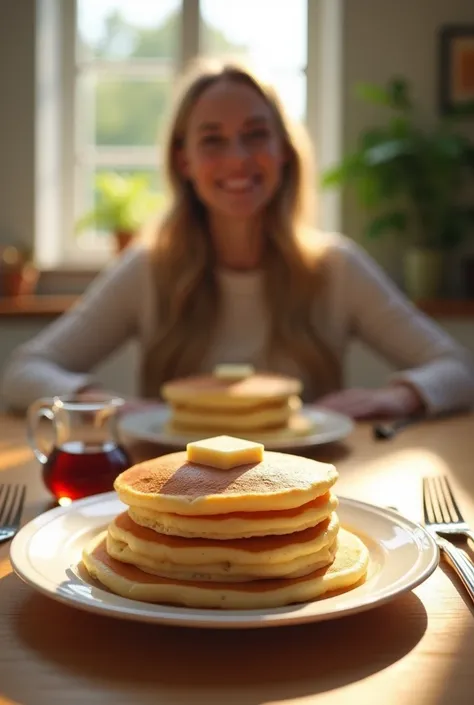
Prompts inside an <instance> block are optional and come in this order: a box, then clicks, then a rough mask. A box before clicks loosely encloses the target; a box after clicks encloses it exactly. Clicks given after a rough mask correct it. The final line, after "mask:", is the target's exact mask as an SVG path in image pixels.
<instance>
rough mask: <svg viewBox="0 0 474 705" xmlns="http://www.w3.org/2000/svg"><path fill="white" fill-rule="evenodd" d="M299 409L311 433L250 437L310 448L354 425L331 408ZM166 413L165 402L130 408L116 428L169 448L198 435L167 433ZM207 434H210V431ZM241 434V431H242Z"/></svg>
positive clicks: (271, 445) (271, 444)
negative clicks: (311, 425)
mask: <svg viewBox="0 0 474 705" xmlns="http://www.w3.org/2000/svg"><path fill="white" fill-rule="evenodd" d="M301 413H302V414H304V415H305V416H307V417H308V418H309V419H310V420H311V421H313V422H314V424H315V429H314V431H313V432H312V433H310V434H308V435H305V436H292V437H288V438H281V437H280V438H278V437H276V436H275V437H272V436H271V435H270V434H268V433H266V434H265V436H263V437H262V438H252V440H254V441H261V442H262V443H264V445H265V448H267V449H268V450H284V449H297V448H310V447H311V446H315V445H321V444H323V443H332V442H333V441H340V440H342V439H343V438H345V437H346V436H348V435H349V434H350V433H351V432H352V430H353V428H354V424H353V422H352V420H351V419H350V418H348V417H347V416H343V415H342V414H337V413H336V412H334V411H326V410H324V409H316V408H314V407H309V406H303V408H302V410H301ZM169 416H170V411H169V408H168V406H166V405H165V404H160V405H156V406H153V407H151V408H149V409H143V410H140V411H133V412H130V413H129V414H126V415H124V416H123V417H122V418H121V419H120V422H119V424H120V430H121V432H122V433H123V434H125V435H126V436H128V437H129V438H132V439H134V440H140V441H148V442H151V443H159V444H160V445H165V446H172V447H173V448H181V447H185V446H186V444H187V443H189V442H190V441H195V440H199V439H200V438H202V434H201V435H196V434H192V433H191V432H190V433H183V434H178V433H176V434H175V433H170V431H169V430H168V429H167V428H166V424H167V422H168V420H169ZM209 435H210V436H211V435H212V433H210V434H209ZM233 435H239V436H240V435H241V434H240V433H239V434H237V433H234V434H233ZM243 437H245V434H243Z"/></svg>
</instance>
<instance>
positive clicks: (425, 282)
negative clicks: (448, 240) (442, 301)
mask: <svg viewBox="0 0 474 705" xmlns="http://www.w3.org/2000/svg"><path fill="white" fill-rule="evenodd" d="M403 266H404V279H405V289H406V292H407V294H408V296H409V297H410V299H412V300H414V301H416V300H420V299H433V298H436V297H437V296H439V294H440V292H441V286H442V283H443V271H444V253H443V251H442V250H431V249H423V248H415V247H413V248H410V249H408V250H407V251H406V252H405V258H404V262H403Z"/></svg>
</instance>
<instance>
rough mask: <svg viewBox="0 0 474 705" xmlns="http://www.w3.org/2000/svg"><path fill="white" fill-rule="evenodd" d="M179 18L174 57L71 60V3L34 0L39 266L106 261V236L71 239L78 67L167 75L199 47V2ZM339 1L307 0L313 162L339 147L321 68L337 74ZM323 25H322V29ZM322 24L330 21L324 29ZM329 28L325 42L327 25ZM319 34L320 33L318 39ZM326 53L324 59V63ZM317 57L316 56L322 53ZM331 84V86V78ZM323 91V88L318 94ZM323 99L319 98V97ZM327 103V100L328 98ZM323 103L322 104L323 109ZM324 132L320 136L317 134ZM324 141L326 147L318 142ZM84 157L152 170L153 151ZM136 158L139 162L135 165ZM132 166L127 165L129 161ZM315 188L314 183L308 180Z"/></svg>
mask: <svg viewBox="0 0 474 705" xmlns="http://www.w3.org/2000/svg"><path fill="white" fill-rule="evenodd" d="M181 2H182V10H181V15H180V17H181V22H180V30H179V32H180V37H179V40H180V41H179V48H178V56H177V61H176V62H173V63H171V64H170V63H169V62H168V61H167V60H163V59H156V60H155V59H150V60H143V61H140V60H134V61H133V62H128V61H117V62H100V61H99V62H98V61H91V62H89V61H84V62H82V64H80V65H78V64H77V63H76V50H75V48H76V42H77V19H76V18H77V2H76V0H68V2H61V0H37V3H38V27H37V32H38V34H37V47H38V48H37V65H38V81H37V86H38V98H39V99H38V101H37V130H36V138H37V140H36V144H37V154H36V157H37V159H36V163H37V171H36V181H37V202H36V238H35V251H36V257H37V261H38V263H39V264H40V266H43V267H46V268H61V267H71V265H73V266H74V267H75V268H84V269H91V268H93V269H97V268H101V267H102V266H104V265H106V264H107V263H108V262H109V261H110V259H111V256H112V254H113V241H112V238H101V239H99V238H97V247H95V242H94V248H93V249H92V248H91V249H90V250H85V249H84V248H81V247H80V246H79V245H78V242H77V236H76V235H75V233H74V223H75V221H76V217H77V215H78V214H76V213H75V212H74V204H75V202H76V198H75V196H74V194H75V193H76V189H77V188H78V186H77V169H76V164H77V158H78V154H77V144H78V142H77V135H76V129H77V128H76V110H75V104H76V90H77V83H78V82H77V79H78V72H80V71H81V69H82V68H87V66H88V65H89V64H92V65H93V66H94V69H95V70H98V71H99V72H100V74H101V75H108V76H113V74H114V73H117V74H119V75H123V73H124V72H126V73H128V74H129V75H140V76H143V75H145V74H146V73H147V72H148V71H149V72H150V76H151V75H152V74H153V77H156V72H157V71H158V72H159V73H161V74H162V76H163V77H164V78H167V77H169V78H171V79H172V78H173V76H174V75H175V74H176V73H177V72H179V71H180V70H181V68H182V67H183V66H184V65H185V64H186V63H187V62H188V61H189V60H190V59H192V58H193V57H194V56H196V55H198V54H199V51H200V26H201V19H202V18H201V13H200V1H199V0H181ZM340 6H341V0H308V2H307V7H308V18H307V32H308V36H307V46H308V50H307V65H306V67H304V69H303V70H304V73H305V75H306V119H305V122H306V125H307V127H308V130H309V133H310V137H311V139H312V141H313V144H315V145H316V146H317V147H319V148H320V149H318V150H317V151H318V152H319V155H318V157H319V163H320V166H321V165H322V166H324V165H325V164H324V163H325V162H327V163H331V161H334V158H335V157H336V158H337V156H338V153H339V151H340V137H339V134H340V124H339V123H338V121H337V120H334V112H335V111H336V113H337V112H339V111H340V95H339V93H340V91H337V90H334V91H330V94H331V95H329V96H328V93H327V87H328V83H327V80H329V77H326V81H325V80H324V76H323V74H322V67H323V66H325V65H330V66H332V69H333V71H332V72H333V76H332V80H333V81H334V80H337V79H338V78H340V76H339V74H340V62H338V60H337V59H338V52H339V51H340V42H339V43H338V42H337V41H336V42H335V41H334V40H335V38H337V37H336V35H338V36H339V35H340V32H341V25H342V22H341V10H340ZM323 23H324V27H323ZM329 25H330V27H329ZM328 27H329V29H331V41H328V39H327V31H325V30H327V29H328ZM325 36H326V39H325ZM328 52H329V53H332V54H333V56H332V61H331V62H330V63H328ZM323 55H324V56H323ZM333 85H334V84H333ZM324 91H326V93H325V94H324V96H323V93H324ZM323 97H324V100H322V98H323ZM328 103H329V104H328ZM322 106H323V107H324V109H323V107H322ZM323 135H324V139H323ZM324 145H326V147H325V148H324ZM93 151H94V154H93V155H90V156H89V160H90V163H91V164H94V165H96V164H100V163H104V164H105V165H109V164H111V163H113V164H115V165H116V166H117V167H118V166H121V167H124V168H127V166H131V165H130V163H129V161H128V158H130V157H131V156H133V153H134V155H135V158H136V159H135V160H134V161H136V162H137V163H134V164H133V166H134V167H136V168H140V167H141V166H144V167H145V168H146V167H147V166H150V167H152V168H157V167H158V163H159V161H158V160H159V154H158V150H157V148H156V146H153V147H150V148H148V147H144V148H141V147H139V148H134V149H130V148H128V147H125V148H124V147H110V148H106V147H101V148H99V150H93ZM138 162H139V163H138ZM131 168H133V167H131ZM315 187H316V185H315ZM339 211H340V208H339V197H338V194H328V195H324V196H323V198H322V199H320V204H319V208H318V221H319V224H320V226H323V227H325V228H326V229H333V230H334V229H338V227H337V226H338V220H339Z"/></svg>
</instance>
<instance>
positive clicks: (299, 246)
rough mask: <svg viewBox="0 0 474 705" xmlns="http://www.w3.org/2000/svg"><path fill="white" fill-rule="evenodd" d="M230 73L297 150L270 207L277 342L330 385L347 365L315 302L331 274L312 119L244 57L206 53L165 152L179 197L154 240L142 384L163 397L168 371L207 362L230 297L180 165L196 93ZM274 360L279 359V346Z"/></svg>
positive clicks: (267, 224) (268, 283) (270, 287)
mask: <svg viewBox="0 0 474 705" xmlns="http://www.w3.org/2000/svg"><path fill="white" fill-rule="evenodd" d="M224 79H225V80H227V81H238V82H241V83H242V82H243V83H245V84H247V85H249V86H252V87H253V88H254V89H255V90H256V91H258V93H259V94H260V95H261V96H263V98H264V99H265V101H266V102H267V103H268V105H269V106H270V108H271V109H272V111H273V113H274V116H275V118H276V123H277V127H278V129H279V130H280V133H281V135H282V137H283V141H284V145H285V148H286V153H287V161H286V163H285V165H284V167H283V174H282V179H281V183H280V185H279V188H278V189H277V192H276V193H275V195H274V197H273V198H272V199H271V201H270V202H269V203H268V205H267V206H266V208H265V212H264V214H263V228H264V233H265V236H266V239H267V241H266V249H265V257H264V264H263V269H264V276H265V294H266V301H267V307H268V312H269V323H270V325H269V331H270V336H269V340H268V351H270V350H278V352H279V353H284V354H286V355H287V356H288V357H290V358H292V359H293V360H294V361H296V362H297V364H299V366H300V367H301V368H303V369H304V370H305V372H306V373H307V374H309V375H311V378H312V379H314V380H315V381H316V380H317V382H318V386H319V388H320V389H321V390H322V391H324V390H325V389H331V388H334V387H335V386H337V385H338V383H339V377H340V369H339V365H338V363H337V362H336V360H335V358H334V355H333V354H332V353H331V352H330V351H329V349H328V348H327V347H326V346H325V345H324V344H323V343H322V341H321V340H320V339H319V338H318V336H317V334H316V332H315V331H314V325H313V323H312V320H311V318H312V315H311V314H312V302H313V301H314V298H315V295H317V293H318V291H319V290H320V289H321V287H322V286H323V283H324V257H323V252H322V251H321V244H318V241H317V237H315V235H314V231H313V230H311V228H310V227H309V226H310V223H311V222H312V220H313V218H314V204H313V199H312V194H313V193H314V190H315V180H314V178H313V171H312V163H311V148H310V144H309V140H308V139H307V137H306V133H305V131H304V130H303V128H302V127H301V126H298V125H296V124H293V123H292V122H291V121H290V119H289V118H288V116H287V115H286V112H285V110H284V108H283V106H282V104H281V102H280V100H279V98H278V96H277V94H276V92H275V90H274V89H273V88H272V87H271V86H270V85H266V84H265V83H263V82H262V81H260V80H258V79H257V78H256V76H255V75H253V73H252V72H251V71H250V70H249V69H248V68H246V67H244V66H242V65H241V64H240V63H237V62H225V63H222V62H216V61H213V62H209V61H207V62H203V61H199V62H198V63H196V64H195V65H194V66H193V67H192V68H191V70H190V71H188V72H187V74H186V75H185V76H184V80H183V82H182V84H181V90H180V92H179V95H178V99H177V101H176V103H175V108H174V114H173V116H172V119H171V121H170V130H169V135H168V140H167V146H166V151H165V155H164V156H165V167H166V176H167V180H168V185H169V187H170V192H171V193H170V196H171V198H170V206H169V209H168V212H167V213H166V215H165V217H164V218H163V220H162V221H161V223H160V225H159V226H158V227H155V232H154V233H153V243H152V245H151V252H150V257H151V262H152V267H153V274H154V282H155V287H156V290H155V295H156V304H157V316H158V320H157V325H158V333H157V336H156V338H155V340H154V341H153V343H152V345H151V346H150V348H149V349H148V350H147V351H146V353H145V357H144V360H143V365H142V393H143V395H144V396H148V397H159V395H160V388H161V385H162V384H163V383H164V382H165V381H166V380H168V379H172V378H174V377H180V376H184V375H187V374H192V373H195V372H198V371H199V367H200V364H201V362H202V360H203V359H204V357H205V355H206V352H207V350H208V346H209V345H210V342H211V341H212V334H213V330H214V328H215V325H216V321H217V317H218V314H219V303H220V296H219V288H218V284H217V279H216V276H215V264H216V263H215V256H214V251H213V246H212V242H211V238H210V235H209V231H208V227H207V217H206V209H205V207H204V205H203V204H202V203H201V201H200V200H199V199H198V197H197V196H196V194H195V192H194V189H193V187H192V186H191V185H190V183H189V182H188V181H187V180H186V179H185V178H184V177H183V175H182V173H181V170H180V169H179V168H178V165H177V153H178V151H179V150H180V148H181V147H182V145H183V142H184V138H185V134H186V129H187V124H188V119H189V116H190V114H191V111H192V109H193V107H194V105H195V103H196V101H197V100H198V98H199V97H200V96H201V94H202V93H203V92H204V91H205V90H206V89H207V88H208V87H210V86H211V85H213V84H214V83H215V82H217V81H219V80H224ZM157 231H158V232H157ZM268 364H269V367H271V359H270V354H269V353H268Z"/></svg>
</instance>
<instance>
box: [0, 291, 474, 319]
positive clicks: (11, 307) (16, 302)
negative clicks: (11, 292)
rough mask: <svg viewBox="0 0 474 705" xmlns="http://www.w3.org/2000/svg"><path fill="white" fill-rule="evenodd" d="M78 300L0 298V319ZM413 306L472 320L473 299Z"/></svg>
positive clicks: (51, 311) (56, 311) (57, 309)
mask: <svg viewBox="0 0 474 705" xmlns="http://www.w3.org/2000/svg"><path fill="white" fill-rule="evenodd" d="M78 298H79V297H78V296H77V295H73V294H55V295H40V296H16V297H3V298H2V297H0V317H15V316H16V317H27V316H30V317H34V316H45V317H46V316H49V317H52V316H59V315H61V314H62V313H64V312H65V311H67V310H68V309H69V308H70V307H71V306H72V305H73V304H74V303H75V302H76V301H77V300H78ZM415 305H416V306H417V307H418V308H419V309H421V310H422V311H424V312H425V313H427V314H428V315H429V316H433V318H474V299H429V300H423V301H416V302H415Z"/></svg>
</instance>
